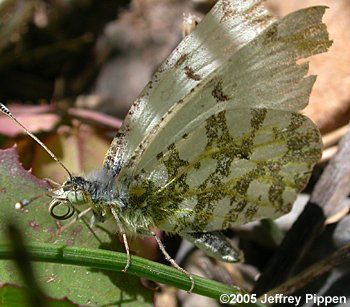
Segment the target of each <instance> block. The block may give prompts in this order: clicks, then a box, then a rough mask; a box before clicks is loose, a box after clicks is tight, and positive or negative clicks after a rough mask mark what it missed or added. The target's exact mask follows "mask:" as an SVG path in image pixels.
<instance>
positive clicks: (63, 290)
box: [0, 148, 152, 306]
mask: <svg viewBox="0 0 350 307" xmlns="http://www.w3.org/2000/svg"><path fill="white" fill-rule="evenodd" d="M17 158H18V157H17V153H16V149H15V148H11V149H7V150H1V151H0V192H1V193H0V206H1V215H0V242H1V243H6V240H7V239H6V238H5V237H4V232H5V231H4V230H5V226H6V223H8V222H12V223H15V224H16V225H17V227H19V228H20V229H21V230H22V232H23V235H24V237H25V243H26V244H31V243H55V244H59V245H61V246H62V245H64V246H79V247H87V248H102V249H109V250H118V251H123V247H122V246H121V245H120V244H119V242H118V241H117V237H116V235H115V233H116V225H115V224H114V223H113V221H110V222H109V223H107V222H106V223H104V224H103V226H99V227H96V229H95V230H94V232H95V233H94V234H93V233H92V232H91V231H89V229H88V228H87V227H86V226H85V224H84V223H83V221H79V222H77V223H75V224H74V225H73V226H72V227H71V228H69V229H68V231H66V232H64V233H63V234H61V235H60V236H57V235H56V231H57V230H58V229H59V227H61V224H60V223H58V222H57V221H55V220H54V219H53V218H51V217H50V215H49V214H48V210H47V208H48V203H49V201H50V199H49V198H48V197H46V196H45V197H42V198H40V199H38V200H36V201H34V202H33V203H31V204H30V206H28V208H25V209H24V210H15V208H14V204H15V203H16V202H18V201H19V200H23V199H30V198H31V197H34V196H36V195H39V194H42V193H43V192H45V188H46V186H47V185H46V183H45V182H43V181H39V180H38V179H36V178H35V177H34V176H32V175H31V174H30V173H29V172H27V171H25V170H24V169H23V168H22V167H21V165H20V164H19V163H18V159H17ZM33 265H34V270H35V272H36V277H37V279H38V282H39V284H40V286H41V288H42V289H43V290H44V293H45V294H47V295H48V296H50V297H53V298H63V297H67V298H68V299H69V300H71V301H73V302H74V303H77V304H83V305H86V304H91V305H105V304H112V305H113V304H116V303H118V302H123V306H128V305H129V306H149V305H150V304H151V302H152V293H151V292H150V291H149V290H146V289H145V288H143V287H142V285H141V284H140V281H139V279H138V278H134V277H132V276H130V275H128V274H125V273H116V272H109V271H102V270H99V269H89V268H86V267H81V266H79V267H78V266H66V265H62V264H53V263H35V264H33ZM0 276H1V280H0V281H1V282H6V283H13V284H16V285H23V282H22V280H21V277H20V276H19V274H18V272H17V269H16V267H15V265H14V264H13V263H12V261H10V260H8V261H1V262H0Z"/></svg>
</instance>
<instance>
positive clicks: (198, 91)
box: [118, 7, 331, 181]
mask: <svg viewBox="0 0 350 307" xmlns="http://www.w3.org/2000/svg"><path fill="white" fill-rule="evenodd" d="M324 11H325V8H324V7H312V8H307V9H304V10H300V11H297V12H294V13H292V14H290V15H288V16H286V17H285V18H283V19H281V20H280V21H277V22H274V23H273V24H272V25H270V27H268V28H267V29H266V30H265V31H264V32H263V33H261V34H260V35H259V36H258V37H257V38H256V39H254V40H253V41H250V42H249V43H247V44H246V45H244V46H242V47H241V48H240V49H239V50H235V51H233V52H232V53H231V54H230V56H228V57H226V58H225V60H224V62H223V63H222V64H221V65H220V66H219V67H218V68H217V69H216V70H215V71H214V72H212V73H211V74H210V75H209V76H206V77H202V71H201V70H200V69H199V70H196V69H194V72H193V73H195V74H198V75H199V76H201V78H200V80H199V81H198V84H197V86H196V87H195V88H193V90H192V91H190V92H189V93H188V94H187V95H186V96H185V97H184V98H183V99H180V100H179V101H178V102H177V103H175V104H174V105H173V106H172V107H171V108H170V109H169V111H168V112H167V113H166V114H165V115H164V116H163V118H162V119H161V121H160V122H159V123H158V124H157V125H156V126H155V127H154V128H153V130H152V132H151V133H149V134H148V135H147V136H146V137H145V138H144V139H143V141H142V142H141V143H140V145H139V147H138V148H137V149H136V150H135V152H134V154H133V156H132V157H131V159H130V161H129V163H128V165H127V166H128V168H125V170H126V172H127V173H128V174H129V173H130V172H132V173H133V174H135V173H138V172H139V171H140V170H141V169H142V168H145V167H146V165H147V164H148V163H149V161H150V160H152V158H153V156H154V155H155V154H156V153H157V152H159V151H162V150H163V149H164V148H166V147H167V146H169V145H170V144H172V143H174V142H177V141H178V140H179V139H180V137H181V136H182V135H183V134H185V133H188V132H189V131H191V130H192V129H193V127H195V126H196V125H197V124H198V123H200V122H202V121H203V120H204V119H205V118H206V116H207V113H208V112H209V113H212V112H213V110H214V111H215V110H218V109H219V108H220V107H221V105H222V104H227V105H229V106H235V107H242V108H268V109H277V110H290V111H298V110H300V109H303V108H304V107H305V106H306V105H307V103H308V99H309V95H310V92H311V89H312V85H313V83H314V81H315V76H309V77H305V75H306V74H307V71H308V64H307V63H303V64H300V65H298V64H296V62H297V61H298V60H300V59H302V58H304V57H308V56H310V55H313V54H316V53H319V52H323V51H326V50H327V48H328V47H329V46H330V44H331V42H330V41H329V39H328V33H327V31H326V26H325V25H324V24H323V23H322V16H323V14H324ZM217 27H220V25H217ZM211 39H212V38H211ZM211 39H209V41H207V43H210V42H211ZM207 48H208V47H207ZM219 58H220V56H219ZM198 61H199V59H198ZM198 65H199V64H198ZM180 66H181V67H182V69H183V70H184V69H185V68H184V67H183V65H180ZM193 67H196V65H193ZM184 74H185V73H184ZM190 79H191V78H189V80H188V81H189V82H192V81H193V80H192V81H191V80H190ZM169 86H170V87H169V89H168V93H173V95H174V96H176V97H177V95H178V93H177V89H176V87H175V88H174V89H172V88H171V85H169ZM177 98H178V97H177ZM149 103H150V104H151V105H152V104H153V103H155V102H153V100H150V101H149ZM162 103H164V104H166V103H167V102H166V101H165V100H162ZM123 176H125V174H123V173H121V175H120V178H118V180H120V181H123V178H122V177H123Z"/></svg>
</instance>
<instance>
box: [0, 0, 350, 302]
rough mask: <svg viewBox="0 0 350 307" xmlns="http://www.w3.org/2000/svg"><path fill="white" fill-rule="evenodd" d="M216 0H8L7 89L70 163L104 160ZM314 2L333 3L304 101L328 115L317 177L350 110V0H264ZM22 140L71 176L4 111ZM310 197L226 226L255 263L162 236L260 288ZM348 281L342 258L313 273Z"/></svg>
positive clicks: (78, 166) (329, 233) (181, 259)
mask: <svg viewBox="0 0 350 307" xmlns="http://www.w3.org/2000/svg"><path fill="white" fill-rule="evenodd" d="M215 2H216V1H215V0H119V1H116V0H104V1H100V0H46V1H44V0H0V100H1V101H2V102H4V103H6V104H7V105H8V106H9V107H10V108H11V110H12V112H13V113H14V114H15V115H16V117H17V119H18V120H19V121H20V122H22V123H23V124H24V125H25V126H26V127H27V128H28V129H29V130H30V131H31V132H33V133H35V134H37V135H38V136H39V137H40V139H41V140H43V141H44V143H45V144H46V145H47V146H48V147H49V148H50V149H52V150H53V152H54V153H55V154H56V155H57V156H58V157H59V158H60V159H61V160H62V162H63V163H64V164H65V165H66V166H67V167H68V168H69V169H70V170H71V172H73V173H75V174H81V173H84V172H89V171H91V170H94V169H97V168H100V167H101V165H102V161H103V158H104V154H105V153H106V151H107V149H108V147H109V144H110V142H111V140H112V138H113V136H114V135H115V133H116V132H117V130H118V128H119V127H120V125H121V123H122V120H123V118H124V116H125V114H126V113H127V111H128V109H129V107H130V105H131V104H132V102H133V100H134V99H135V98H136V97H137V95H138V94H139V92H140V91H141V90H142V88H143V87H144V86H145V85H146V83H147V82H148V81H149V79H150V77H151V75H152V74H153V72H154V71H155V70H156V68H157V67H158V66H159V65H160V64H161V63H162V61H163V60H164V59H165V58H166V57H167V56H168V55H169V53H170V52H171V51H172V50H173V49H174V48H175V47H176V45H177V44H178V43H179V42H180V41H181V40H182V37H183V30H184V27H183V16H184V14H185V15H186V16H192V19H193V20H195V21H200V19H201V18H202V17H203V16H204V14H205V13H206V12H208V11H209V10H210V8H211V7H212V6H213V5H214V4H215ZM312 5H327V6H328V7H329V9H328V10H327V12H326V16H325V19H324V21H325V22H326V23H327V26H328V30H329V32H330V37H331V39H333V41H334V43H333V46H332V47H331V48H330V51H329V52H328V53H326V54H321V55H317V56H314V57H312V58H311V59H310V61H311V65H310V73H311V74H317V75H318V78H317V81H316V84H315V86H314V89H313V92H312V95H311V99H310V105H309V106H308V107H307V108H306V109H305V110H304V111H303V112H304V113H305V114H307V115H308V116H309V117H311V119H312V120H313V121H314V122H315V123H316V124H317V125H318V126H319V128H320V130H321V131H322V133H323V137H324V141H325V145H326V150H325V153H324V157H323V160H322V163H320V165H318V167H317V168H316V173H315V174H314V180H313V181H314V182H315V181H316V180H317V178H318V176H319V174H320V173H321V171H322V169H323V167H324V166H325V165H326V163H327V161H328V160H329V159H330V158H331V157H332V156H333V155H334V153H335V151H336V149H337V142H338V140H339V138H340V137H341V136H342V135H343V134H344V131H345V129H346V128H344V125H346V124H347V123H348V121H349V118H350V53H349V49H350V48H349V47H350V46H349V44H350V31H349V30H348V29H349V28H350V2H349V1H347V0H336V1H335V0H299V1H278V0H268V1H266V6H267V7H268V8H269V9H270V10H271V12H272V13H274V14H275V15H277V16H279V17H281V16H284V15H286V14H287V13H289V12H292V11H295V10H297V9H299V8H302V7H308V6H312ZM14 144H17V151H18V156H19V159H20V161H21V163H22V164H23V166H24V167H25V168H26V169H31V170H32V174H34V175H35V176H37V177H39V178H46V177H48V178H51V179H53V180H55V181H58V182H62V181H63V180H65V178H66V173H65V172H64V171H63V170H62V169H61V168H60V166H59V165H57V163H55V162H54V161H53V160H52V159H51V158H50V157H49V156H48V155H47V154H46V153H45V152H43V151H42V149H41V148H40V147H39V146H38V145H37V144H36V143H34V142H33V141H32V140H31V139H30V138H28V137H27V136H26V135H25V134H24V132H23V130H22V129H21V128H19V127H17V126H16V125H14V124H13V123H12V122H11V121H10V120H9V119H8V118H5V117H4V116H0V146H1V148H9V147H11V146H13V145H14ZM311 188H312V182H311V186H310V187H309V190H310V189H311ZM306 201H307V192H305V194H303V195H301V197H300V198H299V199H298V201H297V204H296V206H295V208H294V209H293V212H292V213H291V214H289V215H288V216H287V217H284V218H282V219H280V220H278V221H277V222H276V223H275V224H273V225H272V226H271V224H269V222H263V223H253V224H251V225H246V226H244V227H240V228H237V229H234V230H230V231H228V232H227V235H228V237H230V238H231V240H232V242H233V244H235V245H237V246H239V247H240V248H242V249H243V250H244V252H245V255H246V264H238V265H234V266H232V265H228V264H224V263H218V262H217V261H214V260H212V259H209V258H207V257H206V256H204V255H203V254H202V253H201V252H200V251H194V250H193V249H192V247H191V246H190V245H189V244H187V243H185V242H182V241H181V239H180V238H179V237H167V236H164V237H163V240H164V242H165V245H166V246H167V249H168V251H169V252H170V253H171V254H172V256H173V257H174V258H176V259H177V261H178V263H181V264H182V265H184V266H185V267H186V268H187V269H188V270H190V271H192V272H193V273H195V274H199V275H203V276H206V277H208V278H211V279H216V280H219V281H221V282H226V283H229V284H235V285H238V286H241V287H243V288H245V289H248V290H251V289H252V287H253V284H254V280H255V279H256V278H257V276H258V275H259V273H260V272H261V270H262V269H263V268H264V266H265V265H266V263H267V261H268V259H269V258H270V257H271V255H272V254H273V252H274V250H275V249H276V247H277V246H278V244H279V243H280V242H281V240H282V238H283V235H284V233H285V231H286V230H288V229H289V228H290V227H291V225H292V224H293V222H294V221H295V219H296V216H297V214H298V213H299V212H300V211H301V210H302V209H303V206H304V205H305V203H306ZM344 208H348V202H346V203H345V204H344ZM344 212H345V213H344V214H343V215H341V218H338V219H335V221H334V222H333V223H330V224H329V225H328V226H327V227H326V229H325V231H324V232H323V233H322V235H321V236H320V238H318V239H317V240H316V243H315V248H314V249H313V253H310V255H306V257H305V261H304V262H305V263H302V264H301V267H300V268H299V270H301V269H302V268H303V267H305V266H306V265H307V264H308V263H312V262H314V261H316V260H317V259H318V258H322V257H324V256H325V255H327V254H330V253H331V252H332V251H333V250H335V249H336V248H337V247H339V246H341V245H342V244H344V242H348V240H350V233H349V230H348V229H349V227H347V226H350V219H349V217H348V215H347V213H348V211H346V210H345V211H344ZM136 241H137V240H136ZM134 249H135V250H136V254H138V255H141V256H144V257H148V258H150V259H153V260H157V261H163V260H162V256H161V255H159V254H158V250H157V248H156V246H155V244H154V243H152V242H148V241H146V242H134ZM315 251H317V252H315ZM321 251H322V252H321ZM316 258H317V259H316ZM332 274H333V275H332ZM346 281H347V282H346ZM348 281H350V275H349V274H348V269H345V268H342V269H338V271H337V272H333V273H331V274H329V275H327V276H325V277H324V278H323V279H322V280H321V281H318V282H317V283H315V284H312V285H311V289H312V293H318V291H320V292H322V293H328V292H329V293H339V291H340V292H342V293H343V292H344V293H345V294H346V295H347V296H348V297H349V294H350V288H349V286H348V288H346V287H345V286H344V285H345V284H348V285H350V282H348ZM340 285H341V286H340ZM143 286H144V287H146V288H149V287H151V286H150V285H143ZM151 288H152V287H151ZM303 291H305V292H307V291H311V290H310V288H308V289H304V290H303ZM332 291H333V292H332ZM337 291H338V292H337ZM152 293H155V294H154V296H152V297H153V298H152V300H155V302H156V304H157V305H159V306H164V305H165V304H166V305H167V306H168V307H172V306H178V305H181V306H204V304H205V305H206V306H218V302H215V301H214V300H210V299H207V298H205V297H199V296H195V295H188V294H187V293H185V292H181V291H175V290H174V289H171V288H167V287H163V286H162V288H161V289H160V290H159V289H158V291H157V292H153V291H152Z"/></svg>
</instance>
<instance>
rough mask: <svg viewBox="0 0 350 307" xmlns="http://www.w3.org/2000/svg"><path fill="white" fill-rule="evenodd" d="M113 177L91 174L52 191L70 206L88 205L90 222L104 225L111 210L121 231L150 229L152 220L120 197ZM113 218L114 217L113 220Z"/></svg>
mask: <svg viewBox="0 0 350 307" xmlns="http://www.w3.org/2000/svg"><path fill="white" fill-rule="evenodd" d="M122 190H123V188H122V187H121V186H120V187H119V188H118V186H117V184H116V182H115V177H114V176H112V175H110V174H109V173H108V172H106V171H105V170H102V171H95V172H93V173H90V174H88V175H87V176H86V177H85V178H84V177H81V176H73V177H72V178H70V179H69V180H67V181H66V182H65V183H64V184H63V185H62V187H61V188H60V189H59V190H57V191H56V193H55V194H56V197H55V198H56V199H60V200H62V201H65V202H69V203H70V204H71V205H72V206H73V207H77V206H79V205H88V206H89V207H91V208H92V212H93V223H96V222H104V221H105V220H106V219H108V218H110V217H112V216H113V214H112V212H111V211H112V210H114V212H115V213H116V214H117V215H118V222H119V223H120V224H121V228H122V229H123V230H124V231H125V232H126V233H129V234H133V235H135V234H137V233H142V232H144V230H145V229H149V228H150V227H152V226H153V224H154V223H153V220H152V218H151V217H148V215H147V214H145V212H144V210H143V208H142V207H141V206H140V207H135V206H134V205H132V204H131V203H130V202H129V200H128V199H127V198H125V197H124V198H123V196H122V195H121V193H120V191H122ZM114 218H115V217H114Z"/></svg>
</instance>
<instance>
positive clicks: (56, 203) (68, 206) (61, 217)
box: [49, 200, 75, 220]
mask: <svg viewBox="0 0 350 307" xmlns="http://www.w3.org/2000/svg"><path fill="white" fill-rule="evenodd" d="M59 206H61V207H62V206H65V207H66V209H67V211H66V212H65V213H63V214H56V213H55V210H56V209H57V207H59ZM74 212H75V209H74V207H73V206H72V205H71V204H70V203H69V202H60V201H58V200H54V201H52V202H51V204H50V206H49V213H50V215H51V216H52V217H53V218H55V219H56V220H67V219H69V218H71V217H72V216H73V214H74Z"/></svg>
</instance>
